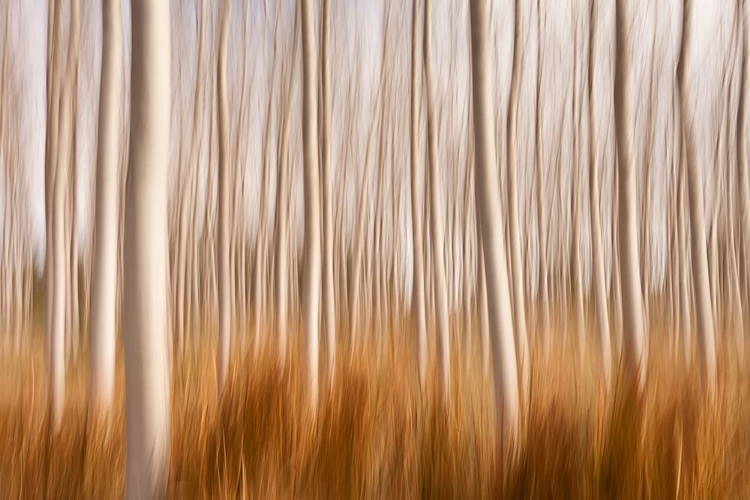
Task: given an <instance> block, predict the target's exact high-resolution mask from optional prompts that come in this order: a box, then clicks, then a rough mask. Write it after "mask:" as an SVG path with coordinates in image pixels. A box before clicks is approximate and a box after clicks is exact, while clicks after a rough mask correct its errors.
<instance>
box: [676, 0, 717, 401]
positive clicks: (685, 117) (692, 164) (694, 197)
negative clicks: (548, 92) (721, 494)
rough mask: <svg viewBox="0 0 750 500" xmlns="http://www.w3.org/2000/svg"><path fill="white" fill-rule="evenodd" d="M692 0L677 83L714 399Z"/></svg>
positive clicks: (702, 347) (704, 354)
mask: <svg viewBox="0 0 750 500" xmlns="http://www.w3.org/2000/svg"><path fill="white" fill-rule="evenodd" d="M691 14H692V11H691V3H690V2H685V4H684V14H683V16H684V17H683V23H682V48H681V53H680V63H679V65H678V75H677V77H678V82H679V92H680V102H681V109H682V120H681V123H682V126H683V127H684V128H683V131H684V134H685V139H684V140H685V151H686V155H685V165H686V167H687V188H688V208H689V213H690V258H691V264H692V269H693V292H694V294H695V313H696V326H697V333H698V343H699V349H698V350H699V355H700V360H701V371H702V375H703V384H704V389H705V390H706V391H707V393H708V395H709V397H710V398H713V396H714V393H715V389H716V337H715V335H714V317H713V312H712V307H711V289H710V285H709V269H708V254H707V250H706V227H705V223H704V220H705V212H704V204H703V179H702V175H701V171H702V168H701V165H700V163H699V154H698V151H697V141H698V137H697V133H696V131H695V126H694V120H695V119H696V118H697V117H696V116H695V113H694V111H693V110H692V109H691V106H690V104H689V101H688V96H689V94H688V91H689V86H688V80H687V79H688V78H689V77H690V74H691V73H690V71H691V66H690V62H691V61H690V56H691V53H690V48H691V46H690V44H691V43H692V39H691V36H690V35H691V34H690V30H689V26H690V24H691Z"/></svg>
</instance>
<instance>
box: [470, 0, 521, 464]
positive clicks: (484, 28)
mask: <svg viewBox="0 0 750 500" xmlns="http://www.w3.org/2000/svg"><path fill="white" fill-rule="evenodd" d="M470 11H471V52H472V76H473V101H474V134H475V141H476V164H475V168H476V184H475V186H476V190H477V192H476V196H477V207H478V210H477V215H478V216H479V218H480V220H481V225H482V247H483V249H484V256H485V265H486V268H487V269H486V271H487V274H486V279H487V292H488V295H487V296H488V304H489V320H490V332H491V334H490V337H491V341H492V354H493V360H494V380H495V407H496V412H497V416H496V418H497V425H498V439H499V441H500V449H499V452H500V453H503V452H504V451H505V450H508V449H510V446H513V445H514V443H515V442H516V440H517V438H518V427H519V424H518V420H519V394H518V372H517V369H516V348H515V343H514V339H513V317H512V313H511V306H510V287H509V283H508V269H507V267H506V266H507V264H506V256H505V242H504V241H503V240H504V238H503V236H504V235H503V230H502V222H501V221H502V218H501V217H502V216H501V210H500V190H499V185H498V182H497V176H496V174H495V165H497V157H496V153H495V134H494V133H493V130H492V128H493V127H492V117H491V115H490V111H491V110H492V109H494V108H493V105H492V97H491V96H492V92H491V81H490V76H489V75H490V68H489V66H490V65H489V59H490V58H489V50H488V47H487V45H488V40H489V21H490V5H489V1H488V0H471V3H470Z"/></svg>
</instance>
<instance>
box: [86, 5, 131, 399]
mask: <svg viewBox="0 0 750 500" xmlns="http://www.w3.org/2000/svg"><path fill="white" fill-rule="evenodd" d="M102 8H103V11H102V22H103V34H104V37H103V40H104V43H103V45H102V81H101V88H100V98H99V140H98V143H97V144H98V146H97V147H98V151H97V160H96V195H95V196H96V217H95V219H94V224H95V230H94V271H93V287H92V291H91V309H90V313H91V320H90V321H91V374H90V381H89V384H90V393H89V397H90V398H91V404H92V410H93V411H94V412H98V411H101V412H102V413H106V412H108V411H109V409H110V407H111V406H112V397H113V395H114V384H115V328H116V326H117V324H116V322H115V320H116V318H115V301H116V299H117V232H118V228H119V217H118V213H117V212H118V208H119V205H120V200H119V197H120V191H119V186H118V171H117V170H118V169H117V166H118V162H119V158H120V149H119V148H120V141H119V139H120V127H119V115H120V100H121V98H122V74H123V70H122V43H123V41H122V40H123V38H122V0H106V1H105V2H104V3H103V7H102Z"/></svg>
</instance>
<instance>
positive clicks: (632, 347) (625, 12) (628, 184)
mask: <svg viewBox="0 0 750 500" xmlns="http://www.w3.org/2000/svg"><path fill="white" fill-rule="evenodd" d="M630 18H631V12H630V0H617V3H616V25H615V26H616V28H615V31H616V39H617V41H616V44H617V62H616V64H615V129H616V132H617V160H618V171H617V174H618V184H619V186H618V187H619V196H618V201H619V217H620V224H619V225H620V227H619V242H618V243H619V252H620V280H621V286H622V317H623V330H622V332H623V358H624V363H625V370H626V371H627V376H628V377H629V378H630V379H631V380H633V381H634V382H635V383H636V385H637V387H638V390H639V391H641V390H642V389H643V384H644V382H645V375H646V362H647V354H646V334H645V330H644V327H645V325H644V321H643V295H642V289H641V275H640V271H639V270H640V266H639V258H638V226H637V224H638V221H637V203H638V201H637V192H636V182H635V181H636V172H635V163H634V159H633V156H634V153H633V151H631V149H630V148H631V147H632V139H631V138H630V131H629V127H630V124H631V113H632V109H631V107H632V104H631V98H632V95H631V92H632V78H633V70H632V68H631V61H632V58H633V53H632V44H633V40H632V33H630V31H629V30H628V26H630Z"/></svg>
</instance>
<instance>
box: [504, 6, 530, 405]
mask: <svg viewBox="0 0 750 500" xmlns="http://www.w3.org/2000/svg"><path fill="white" fill-rule="evenodd" d="M520 17H521V0H516V1H515V11H514V16H513V18H514V23H513V25H514V26H515V34H514V37H513V75H512V79H511V87H510V98H509V101H508V106H509V112H508V144H507V148H508V212H509V213H508V215H509V218H510V255H511V266H512V269H513V272H512V273H511V277H512V281H513V283H512V286H513V302H512V305H513V320H514V326H515V328H514V330H513V331H514V333H515V341H516V347H517V350H518V352H517V354H518V368H519V370H520V372H521V392H522V394H523V397H524V398H526V397H528V395H529V389H530V383H531V365H530V357H529V339H528V337H527V333H526V301H525V295H524V290H523V257H522V255H521V234H520V228H519V226H518V162H517V159H516V147H517V145H518V106H519V102H518V96H519V94H520V90H521V68H522V60H523V58H524V55H523V52H522V50H523V49H522V48H521V28H520V25H521V22H520Z"/></svg>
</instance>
